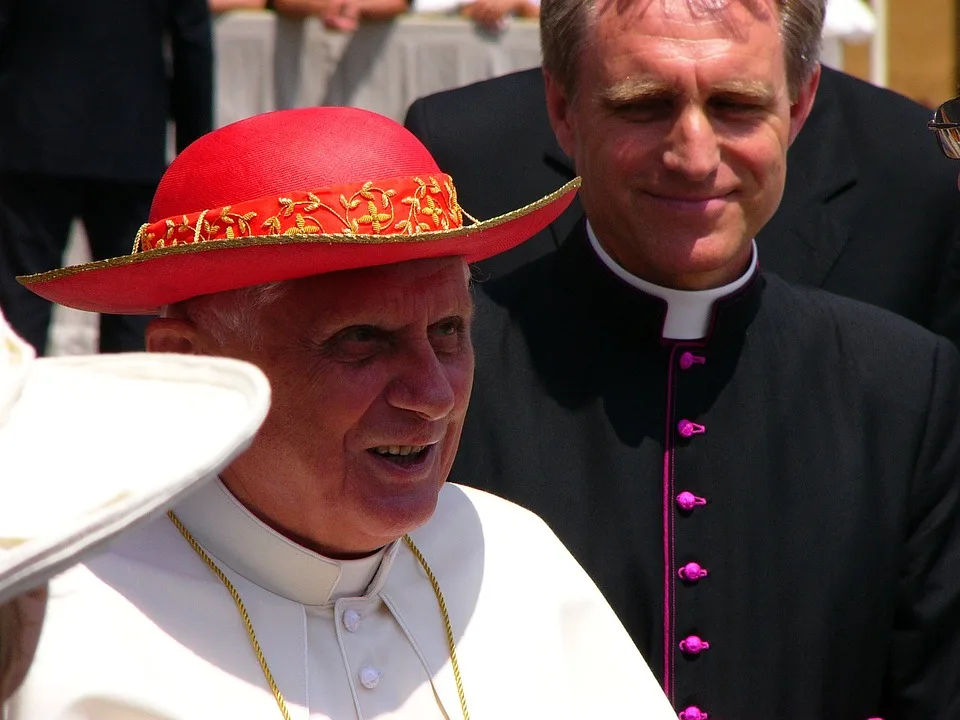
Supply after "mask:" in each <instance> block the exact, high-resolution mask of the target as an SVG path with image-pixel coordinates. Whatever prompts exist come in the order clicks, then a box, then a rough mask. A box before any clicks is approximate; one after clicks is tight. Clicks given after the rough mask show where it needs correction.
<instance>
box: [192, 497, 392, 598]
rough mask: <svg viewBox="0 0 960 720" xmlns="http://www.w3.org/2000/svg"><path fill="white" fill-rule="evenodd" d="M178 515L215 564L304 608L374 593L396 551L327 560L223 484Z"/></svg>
mask: <svg viewBox="0 0 960 720" xmlns="http://www.w3.org/2000/svg"><path fill="white" fill-rule="evenodd" d="M174 510H175V512H176V513H177V516H178V517H179V518H180V520H181V521H182V522H183V524H184V525H185V526H186V527H187V529H188V530H189V531H190V532H191V533H192V534H193V536H194V537H195V538H196V539H197V542H199V543H200V544H201V545H202V546H203V548H204V549H205V550H206V551H207V552H209V553H210V554H211V555H213V557H214V558H215V559H216V560H218V561H220V562H223V563H225V564H226V565H227V566H228V567H229V568H230V569H232V570H234V571H235V572H237V573H239V574H240V575H242V576H243V577H245V578H246V579H247V580H249V581H250V582H252V583H254V584H256V585H259V586H260V587H262V588H264V589H265V590H269V591H270V592H272V593H275V594H277V595H281V596H283V597H285V598H287V599H288V600H293V601H295V602H299V603H303V604H304V605H326V604H329V603H332V602H334V601H335V600H337V599H338V598H341V597H359V596H362V595H364V594H366V593H368V592H375V591H376V590H377V589H378V588H379V587H380V586H381V585H382V584H383V581H384V579H385V578H386V574H387V572H388V571H389V568H390V564H391V563H392V561H393V557H394V555H396V552H397V547H398V543H397V542H394V543H391V544H390V545H388V546H387V547H385V548H384V549H382V550H380V551H379V552H377V553H375V554H373V555H371V556H370V557H365V558H361V559H359V560H332V559H330V558H326V557H323V556H322V555H319V554H317V553H315V552H313V551H311V550H308V549H307V548H305V547H302V546H301V545H297V544H296V543H295V542H293V541H292V540H290V539H288V538H286V537H284V536H283V535H281V534H280V533H278V532H276V531H275V530H273V529H272V528H270V527H268V526H267V525H265V524H264V523H263V522H261V521H260V520H259V519H258V518H257V517H256V516H254V515H253V514H252V513H251V512H250V511H249V510H247V508H246V507H244V505H243V504H242V503H241V502H240V501H239V500H237V499H236V498H235V497H234V496H233V495H232V494H231V493H230V491H229V490H227V488H226V487H224V485H223V483H222V482H221V481H220V479H219V478H218V479H217V480H216V481H214V482H208V483H206V484H205V485H204V486H203V487H202V488H200V489H199V490H197V491H196V492H194V493H191V494H190V496H189V497H188V498H187V499H186V500H184V501H183V502H182V503H181V504H180V505H178V506H177V507H176V508H175V509H174ZM378 571H379V572H378Z"/></svg>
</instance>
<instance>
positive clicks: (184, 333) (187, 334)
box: [146, 318, 205, 355]
mask: <svg viewBox="0 0 960 720" xmlns="http://www.w3.org/2000/svg"><path fill="white" fill-rule="evenodd" d="M146 346H147V351H148V352H166V353H180V354H182V355H203V354H205V353H204V350H203V339H202V338H201V336H200V333H199V331H198V330H197V326H196V325H194V324H193V323H192V322H191V321H190V320H187V319H185V318H156V319H155V320H152V321H151V322H150V324H149V325H147V333H146Z"/></svg>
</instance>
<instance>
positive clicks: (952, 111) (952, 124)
mask: <svg viewBox="0 0 960 720" xmlns="http://www.w3.org/2000/svg"><path fill="white" fill-rule="evenodd" d="M927 128H928V129H930V130H933V131H934V132H935V133H936V134H937V142H938V143H940V149H941V150H942V151H943V154H944V155H946V156H947V157H948V158H950V159H952V160H960V97H955V98H954V99H953V100H947V101H946V102H945V103H944V104H943V105H941V106H940V107H938V108H937V111H936V112H935V113H934V114H933V120H931V121H930V122H928V123H927Z"/></svg>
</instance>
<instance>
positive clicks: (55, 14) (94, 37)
mask: <svg viewBox="0 0 960 720" xmlns="http://www.w3.org/2000/svg"><path fill="white" fill-rule="evenodd" d="M212 64H213V48H212V39H211V29H210V11H209V8H208V7H207V0H155V1H153V2H130V0H70V2H60V1H59V0H4V1H3V2H2V3H0V107H3V112H2V113H0V304H2V305H3V307H4V308H5V311H6V313H7V316H8V319H9V321H10V324H11V325H12V326H13V327H14V328H15V329H16V330H17V332H18V333H19V334H20V335H22V336H23V337H24V338H26V340H27V341H28V342H30V343H31V344H32V345H33V346H34V347H36V348H37V350H38V351H39V352H41V353H43V352H44V350H45V349H46V345H47V334H48V328H49V325H50V317H51V310H52V306H51V304H50V303H48V302H47V301H45V300H43V299H41V298H39V297H36V296H35V295H33V294H32V293H30V292H28V291H27V290H25V289H24V288H23V287H22V286H20V285H19V284H18V283H17V282H16V280H15V278H16V276H17V275H22V274H29V273H36V272H42V271H44V270H49V269H51V268H55V267H58V266H59V265H60V264H61V262H62V256H63V253H64V249H65V248H66V245H67V241H68V236H69V233H70V228H71V225H72V223H73V221H74V220H75V219H80V220H81V221H82V222H83V226H84V229H85V231H86V235H87V239H88V241H89V243H90V248H91V251H92V254H93V257H94V258H95V259H100V258H107V257H114V256H116V255H117V254H121V253H124V252H126V251H128V250H129V249H130V248H129V245H130V238H131V237H133V235H135V234H136V231H137V227H138V226H139V224H140V222H141V221H142V218H143V217H145V216H146V214H147V212H148V211H149V208H150V200H151V198H152V196H153V192H154V190H155V189H156V185H157V182H158V181H159V179H160V176H161V175H162V174H163V171H164V169H165V167H166V160H167V123H168V120H169V119H171V118H172V119H173V121H174V122H175V124H176V149H177V151H178V152H179V151H180V150H182V149H183V148H184V147H186V146H187V145H188V144H189V143H190V142H192V141H193V140H195V139H196V138H197V137H199V136H200V135H202V134H204V133H206V132H209V131H210V130H211V129H212V127H213V66H212ZM145 326H146V320H145V319H143V318H136V317H129V316H104V317H103V318H101V321H100V350H101V351H104V352H116V351H122V350H137V349H142V347H143V331H144V328H145Z"/></svg>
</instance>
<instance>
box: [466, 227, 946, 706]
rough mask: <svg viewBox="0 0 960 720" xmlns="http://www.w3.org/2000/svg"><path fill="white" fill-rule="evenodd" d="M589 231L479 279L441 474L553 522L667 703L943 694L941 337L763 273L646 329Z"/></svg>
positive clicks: (857, 700)
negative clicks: (471, 345) (692, 315)
mask: <svg viewBox="0 0 960 720" xmlns="http://www.w3.org/2000/svg"><path fill="white" fill-rule="evenodd" d="M585 235H586V234H585V232H584V231H583V226H582V224H581V225H580V226H578V227H577V228H575V230H574V232H573V234H572V235H571V237H570V238H569V239H567V240H566V241H565V242H564V244H563V245H562V247H561V248H560V250H558V251H557V252H554V253H550V254H548V255H546V256H544V257H542V258H540V259H538V260H535V261H533V262H531V263H528V264H527V265H526V266H524V267H523V268H521V269H519V270H517V271H516V272H515V273H514V274H513V275H511V276H508V277H504V278H499V279H494V280H491V281H489V282H487V283H485V284H484V286H485V287H484V292H482V293H478V295H479V297H478V299H477V302H478V308H477V309H478V312H477V319H476V326H475V338H476V348H477V375H476V384H475V390H474V395H473V398H472V400H471V405H470V410H469V412H468V413H467V419H466V424H465V427H464V433H463V440H462V442H461V447H460V452H459V454H458V456H457V459H456V463H455V465H454V469H453V473H452V475H451V479H453V480H455V481H457V482H461V483H466V484H470V485H475V486H479V487H482V488H484V489H486V490H490V491H492V492H494V493H496V494H499V495H502V496H505V497H508V498H510V499H512V500H515V501H516V502H518V503H520V504H521V505H524V506H526V507H528V508H530V509H532V510H533V511H535V512H536V513H538V514H539V515H541V516H542V517H543V518H544V519H545V520H546V521H547V522H548V523H549V524H550V525H551V527H552V528H553V529H554V530H555V531H556V532H557V534H558V535H559V537H560V538H561V539H562V540H563V541H564V543H566V544H567V546H568V547H569V548H570V550H571V551H572V552H573V554H574V555H575V556H576V557H577V559H578V560H580V562H581V563H583V565H584V567H585V568H586V570H587V571H588V572H589V573H590V574H591V576H592V577H593V578H594V580H595V581H596V582H597V584H598V585H599V587H600V589H601V590H602V591H603V592H604V594H605V596H606V597H607V599H608V600H609V601H610V602H611V604H612V605H613V607H614V609H615V610H616V611H617V613H618V615H619V616H620V618H621V620H622V621H623V623H624V625H625V626H626V627H627V629H628V630H629V632H630V633H631V635H632V637H633V638H634V640H635V641H636V642H637V644H638V646H639V648H640V649H641V651H642V652H643V653H644V656H645V657H646V658H647V661H648V662H649V663H650V666H651V668H652V669H653V671H654V673H655V674H656V675H657V676H658V678H659V679H660V681H661V683H663V685H664V687H665V689H666V691H667V693H668V695H669V696H670V698H671V699H672V701H673V702H674V705H675V707H676V709H677V711H678V712H681V711H682V710H683V709H685V708H687V707H689V706H691V705H694V706H697V707H699V708H700V709H701V710H703V711H704V712H706V713H708V714H709V716H710V717H711V718H714V717H715V718H718V719H720V720H727V719H729V720H761V719H763V718H778V720H866V719H867V718H871V717H883V718H886V719H887V720H955V719H956V718H960V355H958V353H957V350H956V348H955V347H954V346H953V345H952V344H951V343H949V342H948V341H946V340H945V339H943V338H939V337H937V336H936V335H933V334H932V333H929V332H928V331H926V330H924V329H922V328H920V327H918V326H917V325H915V324H913V323H911V322H909V321H907V320H904V319H903V318H900V317H898V316H896V315H893V314H891V313H888V312H886V311H883V310H880V309H878V308H875V307H873V306H871V305H867V304H864V303H860V302H856V301H852V300H849V299H846V298H841V297H838V296H836V295H832V294H830V293H826V292H823V291H821V290H818V289H810V288H802V287H800V286H795V285H791V284H788V283H786V282H784V281H783V280H781V279H780V278H778V277H776V276H775V275H772V274H770V273H764V274H763V275H762V276H759V277H757V278H755V279H754V280H753V281H752V282H751V283H748V285H747V286H746V287H745V288H744V289H742V290H741V291H739V292H738V293H737V294H736V295H735V296H733V297H730V298H727V299H724V300H722V301H719V302H718V303H717V304H716V305H715V308H714V315H713V321H712V323H711V329H710V331H709V335H708V337H707V338H706V339H705V340H703V341H698V342H671V341H665V340H661V338H660V329H661V327H662V323H663V311H664V308H663V305H662V303H661V302H660V301H659V300H656V299H654V298H652V297H650V296H647V295H644V294H642V293H640V292H639V291H637V290H634V289H633V288H630V287H629V286H627V285H626V284H624V283H623V282H621V281H620V280H619V279H618V278H616V277H615V276H614V274H613V273H611V272H610V271H609V269H607V268H606V267H605V266H603V265H602V264H601V262H600V261H599V259H598V257H597V255H596V254H595V253H594V252H593V250H592V248H591V247H590V246H589V245H588V242H587V240H586V236H585ZM685 353H693V354H694V355H695V356H698V357H699V359H700V362H693V363H684V362H683V357H684V354H685ZM684 420H689V421H692V422H694V423H697V424H700V425H702V426H704V428H705V431H704V432H703V433H702V434H695V435H693V436H692V437H688V438H685V437H683V436H682V434H681V433H680V432H679V427H680V424H681V422H682V421H684ZM683 492H689V493H692V494H693V495H695V496H697V497H700V498H703V499H704V501H705V504H704V505H702V506H695V507H692V508H691V509H690V510H689V511H686V510H684V509H683V508H681V507H679V506H678V503H677V498H678V496H679V495H680V494H681V493H683ZM691 562H696V563H699V564H700V565H701V566H702V568H705V569H706V570H707V571H708V573H709V574H708V575H707V576H706V577H705V578H702V579H699V580H696V579H694V580H689V579H683V578H681V577H680V575H679V571H680V569H681V568H684V567H685V566H686V565H687V564H688V563H691ZM690 636H697V637H699V638H701V639H702V640H704V641H706V642H707V643H709V645H710V647H709V649H708V650H706V651H705V652H702V653H700V654H693V653H690V652H684V651H683V650H682V649H681V648H682V644H683V642H684V640H685V639H688V638H689V637H690ZM685 647H688V648H689V645H686V646H685Z"/></svg>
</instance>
